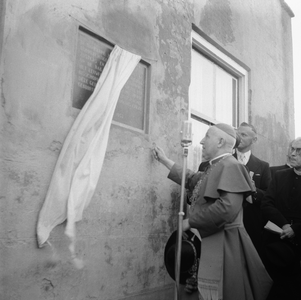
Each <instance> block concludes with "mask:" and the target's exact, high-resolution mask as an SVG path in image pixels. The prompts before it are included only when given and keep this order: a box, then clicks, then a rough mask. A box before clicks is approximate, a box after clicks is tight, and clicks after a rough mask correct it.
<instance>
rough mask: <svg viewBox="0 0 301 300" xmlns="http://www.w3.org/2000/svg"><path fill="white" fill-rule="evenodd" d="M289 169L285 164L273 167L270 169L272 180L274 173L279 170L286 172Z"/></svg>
mask: <svg viewBox="0 0 301 300" xmlns="http://www.w3.org/2000/svg"><path fill="white" fill-rule="evenodd" d="M289 168H290V167H289V166H288V165H287V164H285V165H281V166H273V167H270V171H271V177H272V179H273V178H274V176H275V173H276V172H277V171H280V170H286V169H289Z"/></svg>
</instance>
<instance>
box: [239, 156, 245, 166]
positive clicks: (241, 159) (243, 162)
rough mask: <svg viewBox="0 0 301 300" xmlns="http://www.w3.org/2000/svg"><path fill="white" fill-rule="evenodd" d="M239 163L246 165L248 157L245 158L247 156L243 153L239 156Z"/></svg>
mask: <svg viewBox="0 0 301 300" xmlns="http://www.w3.org/2000/svg"><path fill="white" fill-rule="evenodd" d="M239 162H241V163H242V164H243V165H245V164H246V156H245V154H243V153H241V154H240V155H239Z"/></svg>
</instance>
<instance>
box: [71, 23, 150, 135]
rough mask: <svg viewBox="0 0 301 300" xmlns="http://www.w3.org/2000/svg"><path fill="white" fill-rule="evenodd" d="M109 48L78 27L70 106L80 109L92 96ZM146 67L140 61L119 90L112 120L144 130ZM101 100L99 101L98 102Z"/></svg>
mask: <svg viewBox="0 0 301 300" xmlns="http://www.w3.org/2000/svg"><path fill="white" fill-rule="evenodd" d="M112 49H113V45H112V44H110V43H109V42H107V41H106V40H104V39H102V38H101V37H99V36H97V35H95V34H94V33H91V32H90V31H88V30H86V29H84V28H82V27H80V28H79V31H78V42H77V52H76V64H75V74H74V84H73V107H75V108H79V109H81V108H82V107H83V106H84V105H85V103H86V102H87V100H88V99H89V97H90V96H91V95H92V93H93V91H94V88H95V86H96V83H97V81H98V79H99V77H100V75H101V73H102V70H103V68H104V66H105V64H106V62H107V60H108V58H109V55H110V53H111V51H112ZM148 69H149V68H148V65H147V63H145V62H142V61H141V62H140V63H139V64H138V65H137V67H136V68H135V70H134V71H133V73H132V75H131V77H130V78H129V80H128V81H127V83H126V84H125V86H124V87H123V89H122V91H121V93H120V97H119V99H118V102H117V106H116V109H115V114H114V117H113V120H114V121H116V122H118V123H121V124H125V125H127V126H130V127H134V128H137V129H139V130H142V131H145V130H146V113H147V97H148ZM100 101H101V100H100Z"/></svg>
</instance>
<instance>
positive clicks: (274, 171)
mask: <svg viewBox="0 0 301 300" xmlns="http://www.w3.org/2000/svg"><path fill="white" fill-rule="evenodd" d="M292 142H293V141H292ZM292 142H290V143H289V146H288V153H287V156H286V164H285V165H280V166H273V167H270V171H271V177H272V179H273V178H274V176H275V173H276V172H277V171H280V170H285V169H289V168H291V167H292V165H291V161H290V160H291V153H290V149H291V146H292Z"/></svg>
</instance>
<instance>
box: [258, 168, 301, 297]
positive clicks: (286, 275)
mask: <svg viewBox="0 0 301 300" xmlns="http://www.w3.org/2000/svg"><path fill="white" fill-rule="evenodd" d="M261 210H262V216H263V218H264V219H265V220H270V221H271V222H273V223H275V224H276V225H278V226H279V227H280V228H282V227H283V225H285V224H292V225H291V227H292V229H293V230H294V233H295V237H294V238H293V239H283V240H281V239H280V237H279V235H277V234H274V233H270V232H269V231H265V232H264V249H265V251H264V256H263V262H264V264H265V266H266V268H267V270H268V272H269V273H270V275H271V277H272V278H273V280H274V285H273V288H272V290H271V293H270V295H269V297H268V300H278V299H281V300H282V299H290V300H295V299H296V300H297V299H298V300H299V299H301V285H300V282H301V269H300V257H301V249H300V248H301V247H300V245H301V176H298V175H296V174H295V172H294V169H292V168H286V169H283V170H279V171H277V172H275V174H274V177H273V179H272V182H271V184H270V186H269V188H268V190H267V192H266V194H265V197H264V198H263V200H262V203H261Z"/></svg>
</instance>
